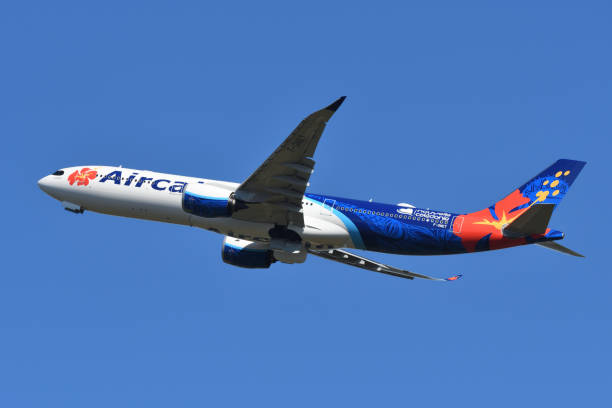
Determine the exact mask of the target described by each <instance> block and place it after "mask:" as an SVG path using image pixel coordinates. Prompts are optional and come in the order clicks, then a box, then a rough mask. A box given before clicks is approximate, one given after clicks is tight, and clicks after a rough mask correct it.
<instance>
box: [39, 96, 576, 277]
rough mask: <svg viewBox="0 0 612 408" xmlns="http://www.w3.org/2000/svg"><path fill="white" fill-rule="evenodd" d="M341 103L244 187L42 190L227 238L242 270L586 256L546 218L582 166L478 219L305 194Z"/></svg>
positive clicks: (57, 180) (195, 181)
mask: <svg viewBox="0 0 612 408" xmlns="http://www.w3.org/2000/svg"><path fill="white" fill-rule="evenodd" d="M344 99H345V97H341V98H340V99H338V100H337V101H335V102H334V103H332V104H331V105H329V106H328V107H326V108H324V109H321V110H319V111H317V112H315V113H313V114H311V115H310V116H308V117H307V118H306V119H304V120H303V121H302V122H301V123H300V124H299V125H298V127H297V128H296V129H295V130H294V131H293V132H292V133H291V134H290V135H289V137H287V139H286V140H285V141H284V142H283V143H281V145H280V146H279V147H278V148H277V149H276V150H275V151H274V153H272V154H271V155H270V156H269V157H268V158H267V159H266V160H265V161H264V162H263V164H261V166H259V168H257V170H255V172H254V173H253V174H251V175H250V176H249V177H248V178H247V179H246V180H245V181H243V182H242V183H232V182H227V181H218V180H209V179H204V178H198V177H185V176H178V175H174V174H165V173H156V172H152V171H148V170H134V169H128V168H124V167H113V166H93V165H92V166H76V167H68V168H63V169H60V170H57V171H56V172H55V173H53V174H50V175H48V176H46V177H43V178H42V179H40V180H39V181H38V185H39V186H40V188H41V189H42V190H43V191H44V192H45V193H47V194H49V195H50V196H51V197H53V198H55V199H56V200H58V201H60V202H61V203H62V206H63V207H64V208H65V209H66V210H68V211H71V212H74V213H83V211H85V210H88V211H95V212H98V213H103V214H110V215H119V216H123V217H132V218H141V219H146V220H153V221H162V222H169V223H174V224H181V225H189V226H193V227H199V228H203V229H206V230H209V231H213V232H216V233H219V234H221V235H223V236H224V239H223V248H222V259H223V261H224V262H226V263H229V264H232V265H235V266H239V267H243V268H269V267H270V265H271V264H272V263H274V262H282V263H289V264H292V263H302V262H304V261H306V258H307V256H308V255H309V254H310V255H315V256H318V257H322V258H325V259H330V260H333V261H337V262H342V263H345V264H348V265H351V266H356V267H358V268H362V269H367V270H370V271H375V272H381V273H385V274H389V275H394V276H399V277H402V278H407V279H414V278H423V279H430V280H441V281H444V280H446V281H448V280H456V279H457V278H459V277H460V276H461V275H456V276H452V277H450V278H446V279H439V278H434V277H431V276H426V275H421V274H418V273H414V272H411V271H407V270H404V269H400V268H395V267H392V266H389V265H386V264H384V263H381V262H377V261H374V260H371V259H367V258H365V257H363V256H360V255H357V254H353V253H351V252H349V251H347V250H346V249H345V248H355V249H361V250H367V251H374V252H385V253H391V254H403V255H442V254H460V253H467V252H478V251H488V250H493V249H502V248H509V247H514V246H519V245H526V244H536V245H541V246H544V247H547V248H549V249H553V250H555V251H559V252H563V253H566V254H570V255H574V256H582V255H580V254H578V253H576V252H574V251H572V250H571V249H569V248H566V247H564V246H562V245H560V244H559V243H558V242H557V241H558V240H561V239H563V237H564V234H563V232H561V231H557V230H554V229H551V228H549V227H548V222H549V220H550V217H551V215H552V213H553V211H554V210H555V208H556V207H557V205H558V204H559V203H560V202H561V199H563V197H565V194H566V193H567V190H568V189H569V187H570V186H571V185H572V183H573V182H574V180H575V179H576V177H577V176H578V174H579V173H580V171H581V170H582V168H583V167H584V165H585V164H586V163H585V162H583V161H576V160H567V159H561V160H558V161H556V162H555V163H553V164H552V165H551V166H550V167H548V168H546V169H545V170H544V171H542V172H541V173H539V174H538V175H536V176H535V177H534V178H532V179H531V180H529V181H528V182H526V183H525V184H523V185H522V186H520V187H519V188H517V189H515V190H514V191H512V192H511V193H510V194H509V195H508V196H507V197H506V198H504V199H502V200H500V201H498V202H496V203H494V204H493V205H491V206H490V207H487V208H485V209H483V210H480V211H476V212H472V213H467V214H461V213H453V212H447V211H435V210H430V209H428V208H418V207H414V206H412V205H410V204H407V203H400V204H397V205H393V204H382V203H375V202H371V201H362V200H353V199H348V198H341V197H336V196H331V195H323V194H314V193H307V192H306V188H307V187H308V185H309V183H308V181H309V179H310V175H311V174H312V172H313V168H314V164H315V161H314V160H313V156H314V153H315V149H316V147H317V144H318V142H319V139H320V137H321V134H322V133H323V129H324V128H325V125H326V123H327V121H328V120H329V119H330V118H331V117H332V115H333V114H334V112H336V110H337V109H338V108H339V107H340V105H341V104H342V102H343V101H344Z"/></svg>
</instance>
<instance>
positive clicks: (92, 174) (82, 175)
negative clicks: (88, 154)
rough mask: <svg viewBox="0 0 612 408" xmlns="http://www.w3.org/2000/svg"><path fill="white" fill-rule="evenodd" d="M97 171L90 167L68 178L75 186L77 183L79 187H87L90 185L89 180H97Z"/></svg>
mask: <svg viewBox="0 0 612 408" xmlns="http://www.w3.org/2000/svg"><path fill="white" fill-rule="evenodd" d="M97 174H98V172H97V171H95V170H92V169H90V168H89V167H83V168H82V169H81V170H80V171H79V170H76V171H75V172H74V173H72V174H71V175H69V176H68V182H69V183H70V185H73V184H74V183H75V182H76V183H77V186H86V185H88V184H89V180H93V179H94V178H96V175H97Z"/></svg>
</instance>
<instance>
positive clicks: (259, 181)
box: [232, 96, 346, 227]
mask: <svg viewBox="0 0 612 408" xmlns="http://www.w3.org/2000/svg"><path fill="white" fill-rule="evenodd" d="M345 98H346V97H345V96H343V97H341V98H340V99H338V100H337V101H335V102H334V103H332V104H331V105H329V106H328V107H326V108H324V109H321V110H320V111H317V112H315V113H313V114H311V115H310V116H308V117H307V118H306V119H304V120H303V121H302V122H301V123H300V124H299V125H298V127H297V128H295V130H294V131H293V132H291V134H290V135H289V137H288V138H287V139H285V141H284V142H283V143H281V145H280V146H279V147H278V148H277V149H276V150H275V151H274V153H272V154H271V155H270V157H268V158H267V159H266V161H265V162H263V164H262V165H261V166H259V168H258V169H257V170H255V172H254V173H253V174H251V176H250V177H249V178H248V179H246V181H245V182H244V183H242V184H241V185H240V186H239V187H238V189H237V190H236V192H235V193H234V196H235V198H236V199H237V200H239V201H241V202H242V203H241V204H242V205H241V209H240V211H237V212H236V213H234V214H233V215H232V216H233V217H234V218H237V219H240V220H245V221H254V222H270V223H273V224H276V225H282V226H286V225H289V224H293V225H297V226H299V227H303V226H304V217H303V214H302V198H303V196H304V191H305V190H306V187H307V186H308V180H309V179H310V174H311V173H312V171H313V167H314V163H315V162H314V160H313V159H312V156H313V155H314V152H315V149H316V148H317V144H318V143H319V139H320V138H321V134H322V133H323V129H325V124H326V123H327V121H328V120H329V119H330V118H331V117H332V115H333V114H334V112H335V111H336V110H338V108H339V107H340V105H341V104H342V102H344V99H345Z"/></svg>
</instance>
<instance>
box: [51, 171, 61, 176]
mask: <svg viewBox="0 0 612 408" xmlns="http://www.w3.org/2000/svg"><path fill="white" fill-rule="evenodd" d="M62 174H64V170H58V171H56V172H55V173H53V175H54V176H61V175H62Z"/></svg>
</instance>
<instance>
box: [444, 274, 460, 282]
mask: <svg viewBox="0 0 612 408" xmlns="http://www.w3.org/2000/svg"><path fill="white" fill-rule="evenodd" d="M462 276H463V275H461V274H459V275H455V276H451V277H450V278H446V279H444V280H445V281H456V280H457V279H459V278H461V277H462Z"/></svg>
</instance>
